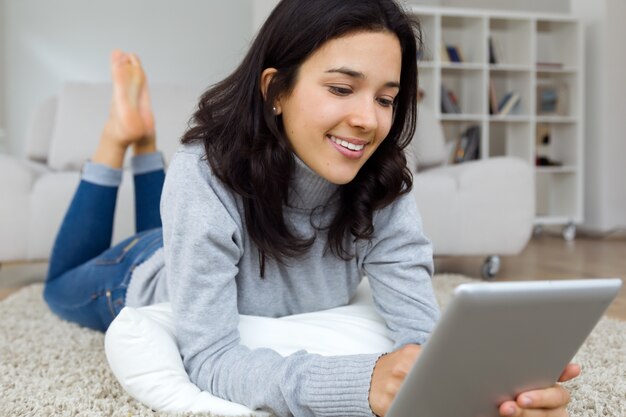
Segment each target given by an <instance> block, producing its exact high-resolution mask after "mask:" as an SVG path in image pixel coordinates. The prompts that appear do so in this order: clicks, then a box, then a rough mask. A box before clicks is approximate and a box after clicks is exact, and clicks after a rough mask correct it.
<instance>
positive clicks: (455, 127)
mask: <svg viewBox="0 0 626 417" xmlns="http://www.w3.org/2000/svg"><path fill="white" fill-rule="evenodd" d="M441 122H442V123H441V126H442V128H443V136H444V138H445V140H446V149H447V152H448V162H449V163H452V160H453V157H454V151H455V149H456V146H457V143H458V140H459V138H460V137H461V136H462V135H463V133H464V132H465V131H466V130H467V129H468V128H469V127H471V126H476V125H478V126H480V136H481V139H480V151H479V153H480V158H485V157H486V152H485V151H484V150H485V146H486V143H487V138H486V136H485V135H486V132H485V129H484V124H483V123H481V122H480V121H473V120H465V121H452V120H445V119H442V120H441Z"/></svg>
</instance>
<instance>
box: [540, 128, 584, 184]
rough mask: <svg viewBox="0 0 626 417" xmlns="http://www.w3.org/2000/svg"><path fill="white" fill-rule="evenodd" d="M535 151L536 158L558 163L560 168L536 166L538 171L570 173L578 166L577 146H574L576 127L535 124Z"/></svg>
mask: <svg viewBox="0 0 626 417" xmlns="http://www.w3.org/2000/svg"><path fill="white" fill-rule="evenodd" d="M535 149H536V155H537V158H539V157H544V158H546V159H547V160H548V161H552V162H555V163H560V164H561V165H560V166H558V165H557V166H542V165H537V169H538V170H540V169H541V170H543V171H547V172H555V173H559V172H571V170H572V169H574V168H575V167H577V166H578V165H579V164H580V159H581V158H580V155H578V146H577V145H576V126H575V125H570V124H550V123H539V124H537V128H536V133H535Z"/></svg>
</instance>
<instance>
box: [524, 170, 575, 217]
mask: <svg viewBox="0 0 626 417" xmlns="http://www.w3.org/2000/svg"><path fill="white" fill-rule="evenodd" d="M578 175H579V174H577V173H565V172H559V173H553V172H549V171H541V170H540V171H537V175H535V183H536V193H537V194H536V201H535V204H536V213H537V216H538V217H560V218H566V219H569V221H577V220H578V218H579V212H578V210H576V208H577V207H578V206H579V195H578V192H579V188H578V187H579V178H578Z"/></svg>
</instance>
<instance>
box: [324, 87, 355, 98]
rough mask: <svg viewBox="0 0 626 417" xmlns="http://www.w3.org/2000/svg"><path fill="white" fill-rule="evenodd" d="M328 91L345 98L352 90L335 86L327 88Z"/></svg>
mask: <svg viewBox="0 0 626 417" xmlns="http://www.w3.org/2000/svg"><path fill="white" fill-rule="evenodd" d="M328 91H330V92H331V93H333V94H334V95H336V96H340V97H345V96H347V95H349V94H351V93H352V89H351V88H347V87H339V86H336V85H331V86H329V87H328Z"/></svg>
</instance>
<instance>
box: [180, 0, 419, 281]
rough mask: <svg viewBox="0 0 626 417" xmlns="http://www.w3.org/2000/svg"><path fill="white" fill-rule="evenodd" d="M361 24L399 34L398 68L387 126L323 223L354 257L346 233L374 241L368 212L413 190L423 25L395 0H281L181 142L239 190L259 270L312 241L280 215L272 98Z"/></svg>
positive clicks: (286, 177) (285, 179)
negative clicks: (411, 158) (201, 150)
mask: <svg viewBox="0 0 626 417" xmlns="http://www.w3.org/2000/svg"><path fill="white" fill-rule="evenodd" d="M363 31H375V32H382V31H387V32H390V33H393V34H395V35H396V36H397V37H398V40H399V41H400V46H401V50H402V69H401V76H400V91H399V93H398V95H397V97H396V100H395V102H394V116H393V123H392V126H391V130H390V131H389V134H388V136H387V137H386V139H385V140H384V141H383V142H382V144H381V145H380V146H379V148H378V149H377V150H376V152H374V154H373V155H372V156H371V157H370V159H369V160H368V161H367V162H366V163H365V164H364V165H363V167H362V168H361V170H360V171H359V172H358V174H357V175H356V177H355V178H354V180H352V181H351V182H350V183H348V184H345V185H342V186H340V188H339V194H340V195H339V198H340V203H339V204H340V209H339V210H337V212H336V215H335V217H334V219H333V220H332V222H331V224H330V226H329V227H328V242H329V243H328V248H329V249H330V250H331V251H332V252H333V253H334V254H335V255H336V256H338V257H340V258H343V259H349V258H350V257H351V256H353V254H351V253H349V252H348V251H347V249H346V248H345V246H344V242H345V239H346V238H347V237H349V236H350V235H352V236H353V239H370V238H371V237H372V236H373V233H374V227H373V214H374V211H375V210H377V209H380V208H382V207H385V206H386V205H388V204H390V203H391V202H392V201H393V200H394V199H396V198H397V197H398V196H400V195H401V194H403V193H406V192H408V191H409V190H410V189H411V187H412V178H411V174H410V172H409V170H408V169H407V167H406V159H405V157H404V152H403V149H404V148H405V147H406V146H407V145H408V144H409V142H410V141H411V138H412V137H413V133H414V131H415V118H416V102H417V54H418V50H419V49H421V32H420V27H419V24H418V23H417V22H416V21H413V20H412V19H411V18H410V17H409V16H408V15H407V14H406V13H405V12H404V11H403V10H402V9H401V8H400V7H399V6H398V4H396V2H395V1H393V0H282V1H281V2H280V3H279V4H278V5H277V6H276V8H275V9H274V10H273V12H272V13H271V15H270V16H269V18H268V19H267V21H266V22H265V24H264V25H263V27H262V28H261V29H260V31H259V33H258V35H257V36H256V38H255V39H254V41H253V43H252V45H251V47H250V50H249V51H248V53H247V55H246V56H245V58H244V59H243V61H242V63H241V64H240V65H239V67H238V68H237V69H236V70H235V71H234V72H233V73H232V74H231V75H230V76H228V77H227V78H226V79H224V80H223V81H221V82H219V83H217V84H216V85H214V86H212V87H211V88H210V89H208V90H207V91H206V92H205V93H204V95H203V96H202V98H201V100H200V103H199V108H198V110H197V111H196V112H195V114H194V116H193V119H192V122H191V127H190V128H189V130H188V131H187V132H186V133H185V135H184V137H183V139H182V142H183V143H186V144H188V143H194V142H198V141H200V142H202V143H203V144H204V147H205V150H206V157H207V160H208V163H209V164H210V166H211V168H212V170H213V172H214V173H215V174H216V175H217V177H218V178H219V179H220V180H221V181H222V182H223V183H224V184H226V185H227V186H228V187H230V188H231V189H232V190H233V191H234V192H236V193H237V194H239V195H240V196H241V198H242V201H243V206H244V210H245V221H246V228H247V232H248V234H249V235H250V237H251V238H252V240H253V241H254V243H255V244H256V245H257V246H258V248H259V254H260V257H261V265H262V266H261V276H263V265H264V259H265V256H269V257H270V258H273V259H275V260H277V261H279V262H284V261H285V259H286V258H293V257H296V256H298V255H299V254H301V253H303V252H304V251H305V250H306V249H307V248H309V247H310V246H311V244H312V243H313V239H314V238H310V239H306V238H302V237H298V236H296V235H295V234H294V233H293V231H292V230H290V228H289V227H288V226H287V224H286V223H285V219H284V217H283V206H284V204H286V203H287V201H288V192H289V184H290V181H291V178H292V175H293V172H294V168H295V160H294V155H293V151H292V148H291V145H290V143H289V141H288V140H287V138H286V136H285V134H284V132H283V126H282V119H281V118H280V117H275V116H274V114H273V112H272V103H274V102H275V100H276V98H277V97H279V96H280V95H283V94H289V93H290V92H291V91H292V90H293V87H294V85H295V83H296V81H297V78H298V70H299V68H300V66H301V65H302V63H303V62H304V61H305V60H306V59H307V58H308V57H309V56H311V55H312V54H313V53H314V52H315V51H316V50H317V49H318V48H319V47H320V46H322V45H323V44H324V43H325V42H327V41H329V40H331V39H335V38H339V37H341V36H344V35H348V34H351V33H355V32H363ZM266 68H276V69H277V70H278V71H277V73H276V74H275V75H274V77H273V78H272V81H271V82H270V85H269V87H268V91H267V98H266V99H264V98H263V96H262V94H261V86H260V82H261V73H262V72H263V70H264V69H266Z"/></svg>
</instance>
